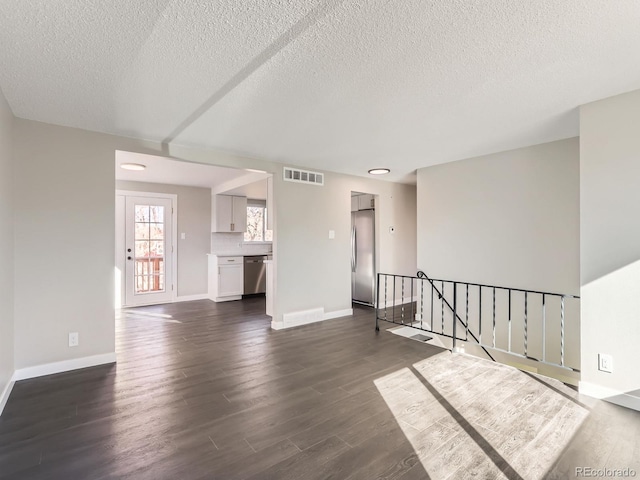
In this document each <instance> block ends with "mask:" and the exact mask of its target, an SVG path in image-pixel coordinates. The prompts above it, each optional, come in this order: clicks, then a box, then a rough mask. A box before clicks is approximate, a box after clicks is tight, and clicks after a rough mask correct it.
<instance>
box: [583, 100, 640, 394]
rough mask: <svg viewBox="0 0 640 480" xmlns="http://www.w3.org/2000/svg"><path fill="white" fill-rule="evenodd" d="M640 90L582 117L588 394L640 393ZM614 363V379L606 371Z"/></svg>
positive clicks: (589, 108)
mask: <svg viewBox="0 0 640 480" xmlns="http://www.w3.org/2000/svg"><path fill="white" fill-rule="evenodd" d="M639 126H640V90H638V91H635V92H631V93H627V94H624V95H619V96H616V97H612V98H608V99H605V100H601V101H599V102H595V103H591V104H588V105H585V106H583V107H581V109H580V222H581V244H582V251H581V259H580V265H581V285H582V294H581V295H582V383H581V390H584V391H587V393H589V392H593V391H594V389H595V391H596V392H597V390H598V388H604V389H610V390H613V391H615V392H628V391H632V390H637V389H639V388H640V371H639V370H638V365H640V349H639V348H638V342H640V186H639V183H640V127H639ZM598 353H608V354H611V355H613V361H614V371H613V373H604V372H600V371H598Z"/></svg>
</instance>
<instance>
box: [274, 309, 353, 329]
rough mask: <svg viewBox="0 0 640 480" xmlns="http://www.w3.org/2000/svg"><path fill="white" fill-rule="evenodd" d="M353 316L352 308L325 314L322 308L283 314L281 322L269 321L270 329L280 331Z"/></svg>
mask: <svg viewBox="0 0 640 480" xmlns="http://www.w3.org/2000/svg"><path fill="white" fill-rule="evenodd" d="M350 315H353V308H345V309H344V310H334V311H333V312H327V313H325V311H324V308H314V309H311V310H303V311H299V312H290V313H285V314H284V315H283V316H282V320H280V321H277V320H275V319H274V320H271V328H273V329H274V330H282V329H284V328H293V327H299V326H301V325H309V324H310V323H318V322H324V321H325V320H331V319H333V318H339V317H348V316H350Z"/></svg>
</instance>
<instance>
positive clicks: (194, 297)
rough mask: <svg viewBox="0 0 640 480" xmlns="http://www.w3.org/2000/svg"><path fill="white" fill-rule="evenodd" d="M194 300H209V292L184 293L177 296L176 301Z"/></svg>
mask: <svg viewBox="0 0 640 480" xmlns="http://www.w3.org/2000/svg"><path fill="white" fill-rule="evenodd" d="M194 300H209V294H208V293H199V294H197V295H182V296H180V297H176V300H175V301H176V302H193V301H194Z"/></svg>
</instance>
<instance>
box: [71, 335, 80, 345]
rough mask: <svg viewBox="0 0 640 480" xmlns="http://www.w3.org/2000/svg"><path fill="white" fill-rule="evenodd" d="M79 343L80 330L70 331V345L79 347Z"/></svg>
mask: <svg viewBox="0 0 640 480" xmlns="http://www.w3.org/2000/svg"><path fill="white" fill-rule="evenodd" d="M79 343H80V336H79V335H78V332H70V333H69V346H70V347H77V346H78V344H79Z"/></svg>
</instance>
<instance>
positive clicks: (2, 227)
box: [0, 91, 14, 412]
mask: <svg viewBox="0 0 640 480" xmlns="http://www.w3.org/2000/svg"><path fill="white" fill-rule="evenodd" d="M13 123H14V118H13V113H12V112H11V109H10V108H9V105H8V104H7V101H6V100H5V98H4V94H3V93H2V91H0V412H2V403H1V402H2V401H3V397H4V395H3V392H5V391H6V389H7V388H8V386H9V384H10V382H11V378H12V376H13V371H14V302H13V296H14V287H13V275H14V260H13V248H14V240H13V236H14V227H13V210H14V201H13V198H14V188H13Z"/></svg>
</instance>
